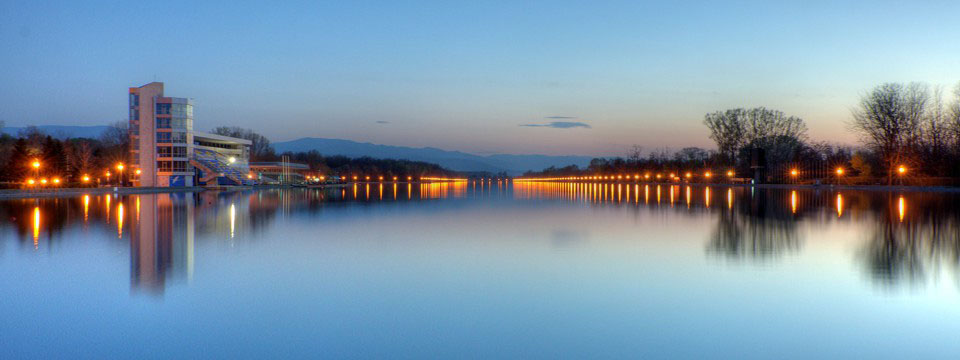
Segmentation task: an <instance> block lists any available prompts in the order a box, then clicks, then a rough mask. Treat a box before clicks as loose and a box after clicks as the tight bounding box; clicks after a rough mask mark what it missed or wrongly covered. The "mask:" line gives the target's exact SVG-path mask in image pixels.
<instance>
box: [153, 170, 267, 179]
mask: <svg viewBox="0 0 960 360" xmlns="http://www.w3.org/2000/svg"><path fill="white" fill-rule="evenodd" d="M138 171H139V170H138ZM247 179H253V174H247Z"/></svg>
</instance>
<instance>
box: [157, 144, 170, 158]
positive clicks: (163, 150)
mask: <svg viewBox="0 0 960 360" xmlns="http://www.w3.org/2000/svg"><path fill="white" fill-rule="evenodd" d="M171 156H173V148H172V147H169V146H157V157H171Z"/></svg>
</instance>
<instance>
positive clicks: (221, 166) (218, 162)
mask: <svg viewBox="0 0 960 360" xmlns="http://www.w3.org/2000/svg"><path fill="white" fill-rule="evenodd" d="M193 152H194V160H195V161H196V162H198V163H200V165H202V166H203V167H205V168H207V169H209V170H210V171H213V172H215V173H216V174H217V183H218V185H254V181H253V180H251V179H247V174H246V173H245V172H243V171H240V169H237V168H236V167H235V166H231V165H230V164H229V163H228V161H227V159H224V158H223V157H222V156H221V155H220V154H218V153H217V152H215V151H211V150H205V149H200V148H194V151H193Z"/></svg>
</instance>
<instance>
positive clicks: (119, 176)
mask: <svg viewBox="0 0 960 360" xmlns="http://www.w3.org/2000/svg"><path fill="white" fill-rule="evenodd" d="M117 186H123V163H118V164H117Z"/></svg>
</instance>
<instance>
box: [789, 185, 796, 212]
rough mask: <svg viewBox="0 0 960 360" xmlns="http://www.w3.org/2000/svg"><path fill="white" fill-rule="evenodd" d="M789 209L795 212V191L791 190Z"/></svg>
mask: <svg viewBox="0 0 960 360" xmlns="http://www.w3.org/2000/svg"><path fill="white" fill-rule="evenodd" d="M790 211H791V212H793V213H794V214H796V213H797V191H796V190H793V191H791V192H790Z"/></svg>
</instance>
